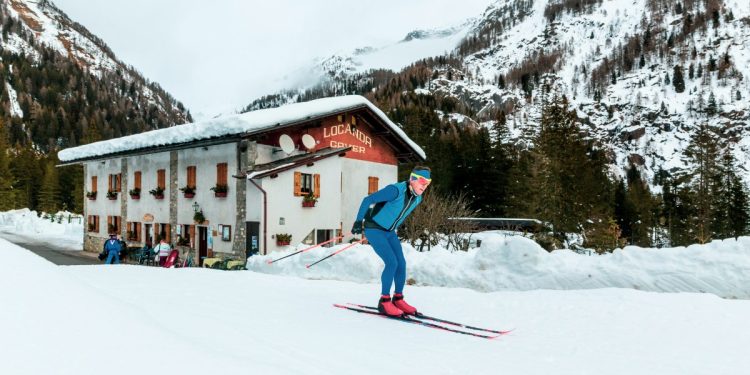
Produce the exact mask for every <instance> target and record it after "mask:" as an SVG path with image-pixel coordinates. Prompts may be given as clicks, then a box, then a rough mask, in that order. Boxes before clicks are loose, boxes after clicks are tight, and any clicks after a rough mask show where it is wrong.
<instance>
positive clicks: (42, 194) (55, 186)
mask: <svg viewBox="0 0 750 375" xmlns="http://www.w3.org/2000/svg"><path fill="white" fill-rule="evenodd" d="M54 159H55V158H50V159H49V160H47V161H46V162H45V169H44V178H43V180H42V186H41V190H40V191H39V210H41V211H44V212H47V213H50V214H54V213H57V211H59V210H60V180H59V178H58V177H59V176H58V174H57V168H56V167H55V160H54Z"/></svg>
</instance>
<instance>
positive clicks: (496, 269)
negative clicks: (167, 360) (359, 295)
mask: <svg viewBox="0 0 750 375" xmlns="http://www.w3.org/2000/svg"><path fill="white" fill-rule="evenodd" d="M481 237H482V238H483V241H482V243H481V247H480V248H479V249H471V250H469V251H468V252H462V251H458V252H449V251H446V250H445V249H443V248H439V247H438V248H433V250H432V251H430V252H418V251H416V250H414V249H413V248H412V247H411V246H409V245H408V244H404V245H403V247H404V253H405V257H406V262H407V265H408V271H409V274H408V278H409V281H410V282H411V283H413V284H416V285H429V286H444V287H460V288H469V289H474V290H477V291H482V292H494V291H515V290H520V291H523V290H535V289H566V290H572V289H593V288H613V287H614V288H633V289H639V290H646V291H655V292H692V293H704V292H706V293H713V294H716V295H718V296H721V297H726V298H742V299H750V272H748V271H747V270H750V237H740V238H739V239H737V240H735V239H727V240H720V241H714V242H711V243H709V244H705V245H692V246H689V247H687V248H685V247H677V248H663V249H644V248H639V247H634V246H628V247H625V248H624V249H621V250H620V249H618V250H615V251H614V252H613V253H611V254H604V255H595V254H594V255H591V256H588V255H582V254H576V253H574V252H572V251H569V250H560V251H554V252H552V253H548V252H547V251H546V250H544V249H542V248H541V247H540V246H539V245H538V244H537V243H536V242H534V241H532V240H530V239H527V238H524V237H521V236H508V237H506V236H504V235H503V234H499V233H491V232H485V233H483V234H481ZM304 247H305V246H303V245H300V246H299V247H298V248H294V249H289V250H288V251H287V252H283V253H274V254H272V255H271V256H265V257H264V256H260V257H252V258H251V259H250V261H249V262H248V268H249V269H251V270H253V271H257V272H264V273H272V274H281V275H289V276H300V277H304V278H308V279H328V280H331V279H332V280H346V281H355V282H376V281H377V280H380V272H381V270H382V261H381V260H380V258H378V257H377V255H375V253H374V251H372V250H371V248H370V247H369V246H367V245H359V246H356V247H353V248H351V249H349V250H346V251H344V252H342V253H340V254H339V255H336V256H335V257H333V258H331V259H329V260H326V261H325V262H322V263H320V264H318V265H315V266H314V267H311V268H309V269H307V268H306V267H305V266H306V265H307V264H310V263H312V262H314V261H315V260H317V259H318V258H321V257H322V256H324V255H326V254H328V253H330V252H332V250H329V249H320V248H318V249H314V250H311V251H308V252H305V253H302V254H300V255H299V256H295V257H291V258H287V259H284V260H281V261H279V262H276V263H274V264H273V265H270V266H269V265H267V264H266V262H267V260H269V259H276V258H280V257H281V256H283V255H287V254H289V253H291V252H293V251H294V250H296V249H303V248H304Z"/></svg>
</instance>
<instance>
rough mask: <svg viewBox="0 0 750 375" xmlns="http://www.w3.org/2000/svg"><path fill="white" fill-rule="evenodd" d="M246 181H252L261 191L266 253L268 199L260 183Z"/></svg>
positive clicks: (264, 249) (264, 251)
mask: <svg viewBox="0 0 750 375" xmlns="http://www.w3.org/2000/svg"><path fill="white" fill-rule="evenodd" d="M247 180H248V181H250V182H252V183H253V185H255V187H257V188H258V190H260V192H261V193H263V255H266V254H268V247H266V230H267V229H268V225H266V223H267V218H268V200H267V199H266V191H265V190H263V188H262V187H260V185H258V184H256V183H255V181H253V180H252V179H250V178H248V179H247Z"/></svg>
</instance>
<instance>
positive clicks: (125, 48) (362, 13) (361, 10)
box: [53, 0, 492, 118]
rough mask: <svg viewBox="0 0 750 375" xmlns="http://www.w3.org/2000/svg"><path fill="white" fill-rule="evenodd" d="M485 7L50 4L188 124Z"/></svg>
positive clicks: (445, 1) (147, 0) (422, 0)
mask: <svg viewBox="0 0 750 375" xmlns="http://www.w3.org/2000/svg"><path fill="white" fill-rule="evenodd" d="M491 1H492V0H461V1H456V0H453V1H450V0H379V1H358V0H267V1H254V0H246V1H242V0H211V1H208V0H202V1H199V0H53V2H54V3H55V5H57V6H58V7H59V8H60V9H62V10H63V11H64V12H65V13H66V14H67V15H68V16H69V17H70V18H71V19H73V20H74V21H76V22H78V23H80V24H82V25H84V26H85V27H86V28H88V29H89V31H91V32H92V33H94V34H95V35H97V36H99V37H100V38H102V39H103V40H104V41H105V42H106V43H107V44H108V45H109V47H110V48H111V49H112V50H113V51H114V52H115V54H116V55H117V57H118V58H119V59H120V60H122V61H123V62H125V63H126V64H129V65H132V66H134V67H135V68H136V69H137V70H139V71H140V72H141V73H143V74H144V76H145V77H146V78H148V79H150V80H152V81H155V82H158V83H159V84H160V85H161V86H162V87H163V88H165V89H166V90H167V91H168V92H169V93H171V94H172V95H173V96H174V97H175V98H176V99H177V100H180V101H182V102H183V103H184V104H185V105H186V106H187V108H188V109H190V111H191V112H192V113H193V115H194V117H198V118H200V117H204V116H212V115H215V114H217V113H220V112H228V111H231V110H233V109H239V108H241V107H243V106H244V105H246V104H248V103H249V102H250V101H252V100H253V99H255V98H257V97H259V96H262V95H265V94H271V93H274V92H275V91H277V90H278V89H282V88H284V87H280V86H282V81H281V80H282V78H283V77H284V75H285V74H287V73H289V72H291V71H293V70H295V69H298V68H301V67H303V66H307V65H309V64H308V63H309V62H310V61H311V60H312V59H313V58H315V57H324V56H327V55H330V54H332V53H335V52H337V51H350V50H351V49H353V48H356V47H364V46H375V47H377V46H382V45H386V44H390V43H393V42H396V41H398V40H400V39H402V38H403V37H404V36H405V35H406V33H408V32H409V31H412V30H414V29H429V28H439V27H444V26H453V25H456V24H460V23H461V22H463V21H464V20H466V19H467V18H470V17H476V16H479V15H480V14H481V13H482V11H483V10H484V9H485V8H486V7H487V5H489V4H490V2H491Z"/></svg>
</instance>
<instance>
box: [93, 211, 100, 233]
mask: <svg viewBox="0 0 750 375" xmlns="http://www.w3.org/2000/svg"><path fill="white" fill-rule="evenodd" d="M94 226H95V227H96V229H94V230H95V231H96V233H99V215H96V216H94Z"/></svg>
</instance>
